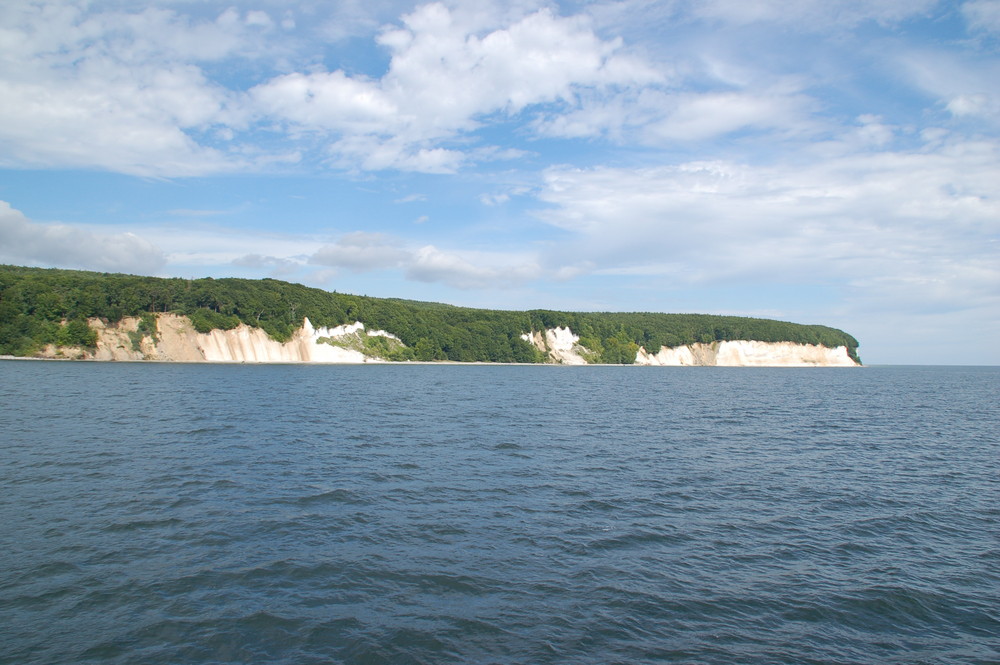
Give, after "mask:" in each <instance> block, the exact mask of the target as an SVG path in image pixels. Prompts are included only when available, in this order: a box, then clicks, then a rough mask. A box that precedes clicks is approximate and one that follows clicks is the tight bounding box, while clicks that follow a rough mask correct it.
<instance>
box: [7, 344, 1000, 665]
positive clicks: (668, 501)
mask: <svg viewBox="0 0 1000 665" xmlns="http://www.w3.org/2000/svg"><path fill="white" fill-rule="evenodd" d="M998 404H1000V369H998V368H929V367H928V368H919V367H914V368H865V369H847V370H844V369H830V370H826V369H806V370H797V369H724V368H623V367H585V368H560V367H492V366H362V367H350V366H333V367H331V366H325V367H322V366H239V365H229V366H210V365H161V364H146V365H143V364H101V363H57V362H49V363H43V362H16V361H4V362H0V434H2V439H3V440H2V444H0V663H11V664H14V663H16V664H19V665H20V664H28V663H45V664H54V663H88V662H100V663H143V664H156V663H173V664H183V663H265V662H267V663H287V664H300V663H306V664H309V663H393V664H396V663H595V664H596V663H602V664H603V663H644V662H670V663H749V662H754V663H859V664H861V663H865V664H867V663H906V664H910V663H996V662H998V661H1000V412H998V408H1000V407H998Z"/></svg>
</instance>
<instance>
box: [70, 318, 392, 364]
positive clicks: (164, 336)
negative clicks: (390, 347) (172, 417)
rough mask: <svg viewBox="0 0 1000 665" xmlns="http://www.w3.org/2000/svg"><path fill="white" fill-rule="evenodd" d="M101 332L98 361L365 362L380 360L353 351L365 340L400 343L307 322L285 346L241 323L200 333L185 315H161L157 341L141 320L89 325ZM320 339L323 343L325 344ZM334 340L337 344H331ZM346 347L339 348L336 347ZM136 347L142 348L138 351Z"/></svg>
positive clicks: (351, 327)
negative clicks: (141, 328) (141, 325)
mask: <svg viewBox="0 0 1000 665" xmlns="http://www.w3.org/2000/svg"><path fill="white" fill-rule="evenodd" d="M90 323H91V326H92V327H94V328H96V329H97V331H98V339H97V349H96V351H95V352H94V353H93V355H92V356H90V357H92V358H93V359H95V360H160V361H174V362H223V363H225V362H230V363H241V362H247V363H365V362H380V359H379V358H376V357H372V356H366V355H365V354H364V353H362V352H361V351H359V350H356V349H354V348H349V347H350V346H351V344H350V342H351V341H355V340H359V339H360V338H361V336H363V335H368V336H382V337H389V338H392V339H397V341H398V338H396V337H395V336H394V335H390V334H389V333H387V332H385V331H382V330H374V331H366V330H365V326H364V324H363V323H360V322H358V323H352V324H347V325H343V326H337V327H336V328H313V326H312V324H311V323H310V322H309V319H305V320H304V321H303V324H302V327H301V328H299V329H298V330H296V331H295V333H294V334H293V335H292V338H291V339H290V340H288V341H287V342H278V341H275V340H273V339H271V338H270V337H268V336H267V333H266V332H264V331H263V330H261V329H260V328H251V327H250V326H247V325H239V326H237V327H236V328H233V329H232V330H213V331H211V332H208V333H199V332H197V331H196V330H195V329H194V327H193V326H192V325H191V321H190V320H188V318H187V317H185V316H177V315H175V314H160V315H158V316H157V325H156V337H155V339H154V338H153V337H152V336H144V337H142V339H141V340H140V341H139V342H138V344H136V343H133V341H132V340H133V338H135V337H137V332H136V331H137V329H138V319H125V320H123V321H121V322H119V323H118V325H117V326H113V327H108V326H105V325H104V324H103V323H102V322H100V321H98V320H93V321H91V322H90ZM321 340H322V341H321ZM330 341H332V342H334V344H331V343H329V342H330ZM338 342H339V343H342V344H343V345H338V344H337V343H338ZM136 347H138V348H136Z"/></svg>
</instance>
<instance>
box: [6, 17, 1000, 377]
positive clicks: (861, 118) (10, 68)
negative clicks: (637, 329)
mask: <svg viewBox="0 0 1000 665" xmlns="http://www.w3.org/2000/svg"><path fill="white" fill-rule="evenodd" d="M998 44H1000V0H969V1H967V2H936V1H933V0H905V1H904V0H899V1H897V0H865V1H862V0H798V1H796V2H785V1H779V0H759V1H754V0H664V1H660V2H650V1H644V0H621V1H617V2H611V1H607V2H605V1H600V0H594V1H585V0H579V1H577V2H564V3H554V2H540V1H535V0H515V1H512V2H491V1H488V0H472V1H470V0H466V1H464V2H460V3H459V2H434V3H415V2H395V1H392V0H368V1H366V2H360V1H357V2H355V1H346V2H310V1H309V0H306V1H304V2H298V3H294V5H292V4H290V3H286V2H278V1H276V0H260V1H257V2H233V1H229V2H218V3H217V2H214V1H203V2H196V1H182V0H179V1H176V2H148V1H144V2H141V3H140V2H131V1H128V0H118V1H115V0H108V1H104V2H101V1H93V2H87V1H83V0H80V1H72V0H66V1H63V2H44V1H38V2H35V1H26V0H7V1H6V2H4V3H2V5H0V100H2V101H0V262H3V263H12V264H18V265H34V266H46V267H64V268H81V269H91V270H102V271H112V272H130V273H137V274H148V275H161V276H184V277H202V276H215V277H223V276H238V277H251V278H259V277H275V278H279V279H285V280H288V281H294V282H301V283H303V284H308V285H311V286H317V287H321V288H324V289H328V290H337V291H340V292H346V293H361V294H367V295H373V296H392V297H404V298H416V299H423V300H434V301H440V302H448V303H453V304H457V305H470V306H479V307H492V308H505V309H524V308H550V309H563V310H588V311H660V312H705V313H726V314H738V315H748V316H765V317H773V318H780V319H784V320H791V321H796V322H801V323H823V324H827V325H832V326H836V327H839V328H843V329H845V330H847V331H849V332H851V333H852V334H854V335H855V336H856V337H857V338H858V339H859V340H860V342H861V345H862V346H861V354H862V357H863V358H864V360H865V361H866V362H868V363H971V364H1000V346H998V344H997V340H1000V198H998V195H1000V141H998V138H1000V137H998V129H1000V59H998V57H997V55H998Z"/></svg>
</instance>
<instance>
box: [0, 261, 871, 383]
mask: <svg viewBox="0 0 1000 665" xmlns="http://www.w3.org/2000/svg"><path fill="white" fill-rule="evenodd" d="M160 312H174V313H177V314H183V315H186V316H188V317H190V319H191V321H192V323H193V325H194V326H195V328H196V329H197V330H198V331H199V332H208V331H209V330H212V329H223V330H228V329H231V328H235V327H236V326H238V325H239V324H240V323H245V324H247V325H249V326H253V327H258V328H261V329H263V330H264V331H265V332H267V334H268V335H269V336H270V337H272V338H273V339H276V340H279V341H286V340H287V339H289V338H290V337H291V335H292V333H293V332H294V331H295V330H296V329H298V328H299V327H300V326H301V325H302V319H303V318H304V317H308V318H309V320H310V321H311V322H312V324H313V325H314V326H317V327H320V326H327V327H333V326H337V325H341V324H344V323H353V322H354V321H361V322H363V323H364V324H365V326H366V327H368V328H369V329H379V330H385V331H387V332H390V333H392V334H394V335H396V336H397V337H399V338H400V339H401V340H402V341H403V343H404V344H405V345H406V347H407V348H406V349H403V350H400V351H397V352H396V357H395V358H394V359H399V360H405V359H414V360H454V361H463V362H475V361H481V362H540V361H543V360H544V357H543V355H542V354H540V353H539V352H538V351H537V350H536V349H535V348H534V347H533V346H532V345H531V344H529V343H527V342H525V341H524V340H522V339H521V335H522V334H524V333H527V332H530V331H532V330H544V329H548V328H555V327H567V326H568V327H569V328H571V329H572V330H573V332H574V333H576V334H577V335H579V336H580V338H581V339H580V342H581V344H583V345H584V346H586V347H587V348H588V349H590V351H591V352H592V353H591V355H592V357H593V359H594V360H595V361H596V362H606V363H626V364H627V363H631V362H633V361H634V360H635V354H636V351H637V350H638V348H639V347H640V346H642V347H645V348H646V349H648V350H651V351H654V352H655V351H656V350H658V349H659V348H660V347H661V346H679V345H682V344H690V343H694V342H712V341H717V340H718V341H723V340H737V339H746V340H758V341H763V342H780V341H788V342H798V343H805V344H822V345H824V346H828V347H836V346H846V347H847V348H848V350H849V352H850V353H851V355H852V357H855V359H856V358H857V356H856V351H857V346H858V342H857V340H855V339H854V338H853V337H851V336H850V335H848V334H847V333H845V332H843V331H840V330H837V329H834V328H828V327H826V326H816V325H800V324H794V323H787V322H782V321H773V320H769V319H754V318H745V317H736V316H715V315H706V314H651V313H618V312H606V313H592V312H576V313H574V312H556V311H548V310H531V311H526V312H513V311H502V310H486V309H472V308H467V307H454V306H451V305H443V304H438V303H424V302H416V301H410V300H399V299H393V298H371V297H367V296H355V295H348V294H342V293H335V292H334V293H330V292H327V291H323V290H321V289H315V288H309V287H306V286H302V285H300V284H291V283H288V282H282V281H278V280H273V279H263V280H248V279H212V278H204V279H193V280H189V279H180V278H159V277H141V276H135V275H120V274H108V273H94V272H84V271H75V270H56V269H42V268H23V267H16V266H0V354H4V355H15V356H30V355H33V354H35V353H36V352H37V351H38V350H39V349H41V348H42V347H44V346H45V345H47V344H60V345H74V346H88V345H93V344H94V342H95V340H96V337H95V335H94V332H93V331H92V330H90V329H89V328H88V327H87V325H86V321H87V319H88V318H94V317H96V318H101V319H104V320H105V321H108V322H111V323H114V322H117V321H120V320H121V319H123V318H125V317H129V316H141V315H142V314H144V313H146V314H149V313H160ZM147 318H148V317H147Z"/></svg>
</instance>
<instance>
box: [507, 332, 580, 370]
mask: <svg viewBox="0 0 1000 665" xmlns="http://www.w3.org/2000/svg"><path fill="white" fill-rule="evenodd" d="M521 339H523V340H524V341H525V342H529V343H531V344H533V345H534V346H535V348H536V349H538V350H539V351H541V352H543V353H545V354H547V355H548V358H549V362H553V363H555V364H557V365H586V364H587V359H586V358H585V357H584V354H586V353H587V349H586V348H585V347H583V346H581V345H580V344H579V342H580V338H579V337H578V336H577V335H574V334H573V331H572V330H570V329H569V328H549V329H548V330H546V331H545V332H544V333H543V332H541V331H533V332H532V333H531V334H524V335H521Z"/></svg>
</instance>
